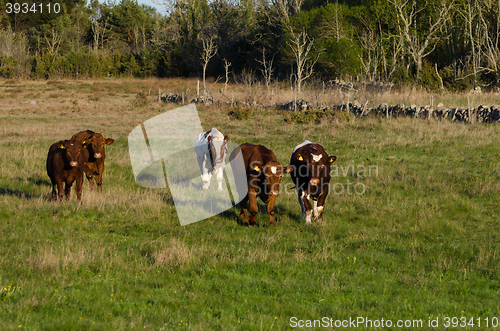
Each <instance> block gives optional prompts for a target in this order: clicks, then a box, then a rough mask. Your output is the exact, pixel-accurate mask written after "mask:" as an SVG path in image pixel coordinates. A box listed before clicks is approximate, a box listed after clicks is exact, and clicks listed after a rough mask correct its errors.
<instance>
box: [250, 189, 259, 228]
mask: <svg viewBox="0 0 500 331" xmlns="http://www.w3.org/2000/svg"><path fill="white" fill-rule="evenodd" d="M248 200H249V202H250V214H251V216H250V223H248V225H249V226H254V225H255V223H256V222H257V219H256V218H255V215H257V213H258V212H259V206H258V205H257V193H256V192H255V191H254V190H252V191H249V192H248Z"/></svg>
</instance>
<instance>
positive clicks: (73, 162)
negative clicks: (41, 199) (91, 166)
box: [47, 139, 88, 201]
mask: <svg viewBox="0 0 500 331" xmlns="http://www.w3.org/2000/svg"><path fill="white" fill-rule="evenodd" d="M87 154H88V152H87V149H86V146H85V145H84V144H82V143H81V142H80V141H78V140H74V139H72V140H61V141H59V142H57V143H55V144H52V145H51V146H50V148H49V153H48V155H47V175H49V177H50V181H51V182H52V200H57V196H59V200H60V201H62V198H63V183H64V194H65V195H66V200H69V194H70V191H71V186H72V185H73V182H75V181H76V186H75V191H76V197H77V199H78V201H81V199H82V182H83V167H84V163H85V160H86V158H87V157H88V155H87ZM56 186H57V193H56Z"/></svg>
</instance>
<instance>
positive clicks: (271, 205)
mask: <svg viewBox="0 0 500 331" xmlns="http://www.w3.org/2000/svg"><path fill="white" fill-rule="evenodd" d="M275 203H276V196H272V197H271V198H270V199H269V203H268V204H267V212H268V213H269V226H271V225H274V209H275V208H274V204H275Z"/></svg>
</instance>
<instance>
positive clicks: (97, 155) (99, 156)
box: [94, 153, 102, 159]
mask: <svg viewBox="0 0 500 331" xmlns="http://www.w3.org/2000/svg"><path fill="white" fill-rule="evenodd" d="M94 157H95V158H96V159H100V158H101V157H102V154H101V153H95V154H94Z"/></svg>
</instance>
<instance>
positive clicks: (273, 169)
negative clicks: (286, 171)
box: [271, 167, 276, 175]
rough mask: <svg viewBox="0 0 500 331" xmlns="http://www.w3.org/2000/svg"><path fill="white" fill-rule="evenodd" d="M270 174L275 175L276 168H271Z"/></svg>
mask: <svg viewBox="0 0 500 331" xmlns="http://www.w3.org/2000/svg"><path fill="white" fill-rule="evenodd" d="M271 172H272V173H273V174H274V175H276V167H271Z"/></svg>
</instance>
